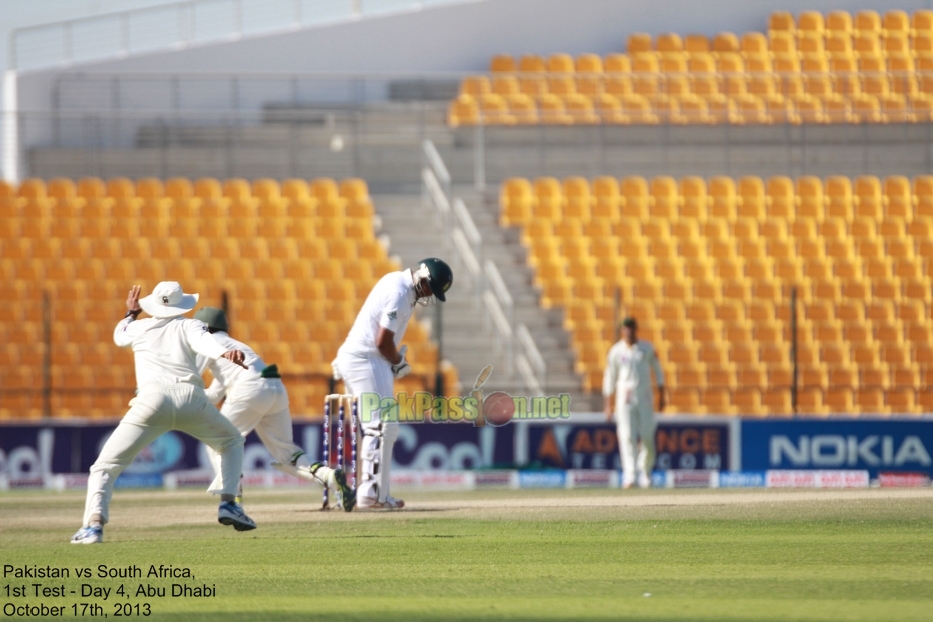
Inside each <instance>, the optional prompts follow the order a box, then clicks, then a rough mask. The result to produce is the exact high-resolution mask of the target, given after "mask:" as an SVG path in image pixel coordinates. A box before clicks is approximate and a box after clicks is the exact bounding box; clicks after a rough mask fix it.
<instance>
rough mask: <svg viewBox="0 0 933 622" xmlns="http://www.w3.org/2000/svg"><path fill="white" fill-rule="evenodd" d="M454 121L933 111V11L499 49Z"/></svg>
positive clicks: (805, 117) (878, 118)
mask: <svg viewBox="0 0 933 622" xmlns="http://www.w3.org/2000/svg"><path fill="white" fill-rule="evenodd" d="M490 72H491V74H490V75H489V76H483V75H479V76H470V77H467V78H465V79H464V80H463V81H462V83H461V85H460V93H459V96H458V97H457V98H456V99H455V100H454V101H453V102H451V104H450V107H449V110H448V122H449V123H450V125H452V126H455V127H456V126H461V125H475V124H477V123H479V122H480V121H482V122H483V123H485V124H489V125H525V124H537V123H541V124H554V125H574V124H595V123H611V124H657V123H673V124H692V123H705V124H713V123H732V124H739V125H744V124H774V123H795V124H800V123H904V122H929V121H930V120H931V119H933V116H931V115H933V11H931V10H926V9H921V10H918V11H916V12H914V14H913V15H912V16H909V15H908V14H907V13H905V12H904V11H900V10H890V11H888V12H886V13H885V14H884V16H883V17H882V16H881V15H880V14H878V13H877V12H875V11H871V10H864V11H860V12H858V13H857V14H855V16H853V15H851V14H850V13H848V12H846V11H833V12H831V13H829V14H827V15H825V16H824V15H823V14H821V13H819V12H815V11H804V12H802V13H801V14H800V15H799V16H798V18H797V20H794V17H793V16H792V15H791V14H789V13H786V12H777V13H774V14H772V15H771V17H770V19H769V22H768V31H767V33H762V32H748V33H745V34H744V35H742V36H741V37H738V36H737V35H735V34H733V33H720V34H718V35H716V36H715V37H713V38H712V39H711V40H710V39H708V38H707V37H705V36H703V35H696V34H691V35H687V36H686V37H684V38H681V36H680V35H678V34H674V33H665V34H661V35H658V36H657V37H655V38H654V39H652V37H651V36H650V35H648V34H645V33H634V34H632V35H630V36H629V38H628V47H627V53H625V54H622V53H616V54H609V55H608V56H606V57H605V58H602V57H600V56H597V55H595V54H582V55H580V56H578V57H577V58H576V59H574V58H573V57H571V56H569V55H568V54H562V53H557V54H553V55H551V56H550V57H548V58H544V57H541V56H536V55H526V56H522V57H521V58H520V59H518V60H517V61H516V59H515V58H513V57H511V56H508V55H499V56H495V57H493V59H492V61H491V62H490Z"/></svg>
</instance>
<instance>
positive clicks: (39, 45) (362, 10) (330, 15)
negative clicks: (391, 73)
mask: <svg viewBox="0 0 933 622" xmlns="http://www.w3.org/2000/svg"><path fill="white" fill-rule="evenodd" d="M455 1H457V0H187V1H183V2H174V3H172V4H166V5H163V6H155V7H145V8H139V9H133V10H129V11H119V12H114V13H105V14H102V15H95V16H91V17H84V18H78V19H71V20H64V21H59V22H52V23H48V24H40V25H37V26H27V27H24V28H17V29H15V30H13V32H12V33H10V40H9V60H8V63H9V68H10V69H16V70H24V69H25V70H28V69H40V68H45V67H55V66H69V65H72V64H74V63H81V62H89V61H105V60H115V59H121V58H126V57H128V56H132V55H134V54H140V53H149V52H157V51H161V50H177V49H183V48H186V47H189V46H192V45H200V44H205V43H214V42H218V41H224V40H237V39H240V38H243V37H246V36H251V35H259V34H269V33H273V32H277V31H279V32H286V31H289V30H295V29H297V28H302V27H305V26H314V25H319V24H327V23H335V22H343V21H351V20H356V19H360V18H361V17H368V16H372V15H380V14H385V13H392V12H402V11H411V10H419V9H421V8H424V7H425V6H430V5H439V4H448V3H451V2H455Z"/></svg>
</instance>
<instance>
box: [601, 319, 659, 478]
mask: <svg viewBox="0 0 933 622" xmlns="http://www.w3.org/2000/svg"><path fill="white" fill-rule="evenodd" d="M637 333H638V323H637V322H636V321H635V318H631V317H629V318H625V320H623V322H622V339H620V340H619V341H618V342H617V343H616V344H615V345H614V346H612V348H611V349H610V350H609V356H608V361H607V363H606V372H605V375H604V376H603V396H604V398H605V402H604V409H605V413H606V420H607V421H612V418H613V406H614V407H615V411H614V413H615V419H616V430H617V432H618V435H619V453H620V455H621V458H622V485H623V487H625V488H631V487H632V485H633V484H634V483H635V478H636V474H637V477H638V485H639V486H640V487H642V488H648V487H650V486H651V470H652V469H653V468H654V455H655V447H654V433H655V431H656V430H657V427H658V424H657V421H656V420H655V418H654V410H653V399H652V398H653V396H652V392H651V376H650V374H651V372H652V371H653V372H654V380H655V382H656V383H657V385H658V410H664V407H665V405H666V404H667V401H666V398H665V393H664V372H663V371H661V363H660V362H659V361H658V355H657V352H655V350H654V346H653V345H651V343H650V342H648V341H644V340H641V339H639V338H638V334H637ZM639 442H640V443H641V449H639V448H638V444H639ZM636 453H637V456H638V457H637V461H636Z"/></svg>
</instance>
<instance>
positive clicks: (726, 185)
mask: <svg viewBox="0 0 933 622" xmlns="http://www.w3.org/2000/svg"><path fill="white" fill-rule="evenodd" d="M709 216H710V217H711V218H724V219H726V220H728V221H731V220H733V219H734V218H735V217H736V192H735V181H734V180H733V179H732V178H731V177H723V176H718V177H712V178H711V179H710V180H709Z"/></svg>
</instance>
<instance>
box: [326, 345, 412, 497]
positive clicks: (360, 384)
mask: <svg viewBox="0 0 933 622" xmlns="http://www.w3.org/2000/svg"><path fill="white" fill-rule="evenodd" d="M337 369H338V370H340V375H341V376H343V382H344V385H345V386H346V389H347V392H348V393H351V394H353V395H355V396H357V397H359V396H360V395H362V394H363V393H376V394H378V395H379V397H380V398H385V397H392V398H394V397H395V377H394V376H393V375H392V365H391V364H390V363H389V361H387V360H385V359H384V358H382V356H379V355H375V356H372V357H365V356H356V355H353V354H347V353H344V352H338V353H337ZM360 418H361V419H362V418H363V413H362V412H361V413H360ZM360 425H361V426H362V428H363V440H362V443H361V447H360V458H361V462H362V464H361V465H360V467H361V468H360V472H361V475H362V477H361V478H360V479H361V481H360V485H359V488H358V489H357V493H356V497H357V499H360V498H364V497H365V498H368V499H378V500H379V501H385V500H386V497H388V496H389V482H390V477H391V475H390V469H391V467H392V448H393V447H394V446H395V439H397V438H398V423H396V422H387V423H383V422H382V421H381V420H380V412H379V411H378V410H377V411H375V412H373V413H372V418H371V419H370V420H369V421H361V423H360ZM380 429H381V430H382V439H381V443H380V446H379V452H378V454H379V455H378V472H377V475H376V477H375V478H372V477H368V476H367V474H369V473H372V472H373V469H374V468H375V467H376V464H375V463H374V462H375V461H374V460H373V456H372V452H371V451H369V448H370V447H371V445H370V443H372V440H371V439H373V436H370V435H367V432H369V434H372V432H374V431H378V430H380Z"/></svg>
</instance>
